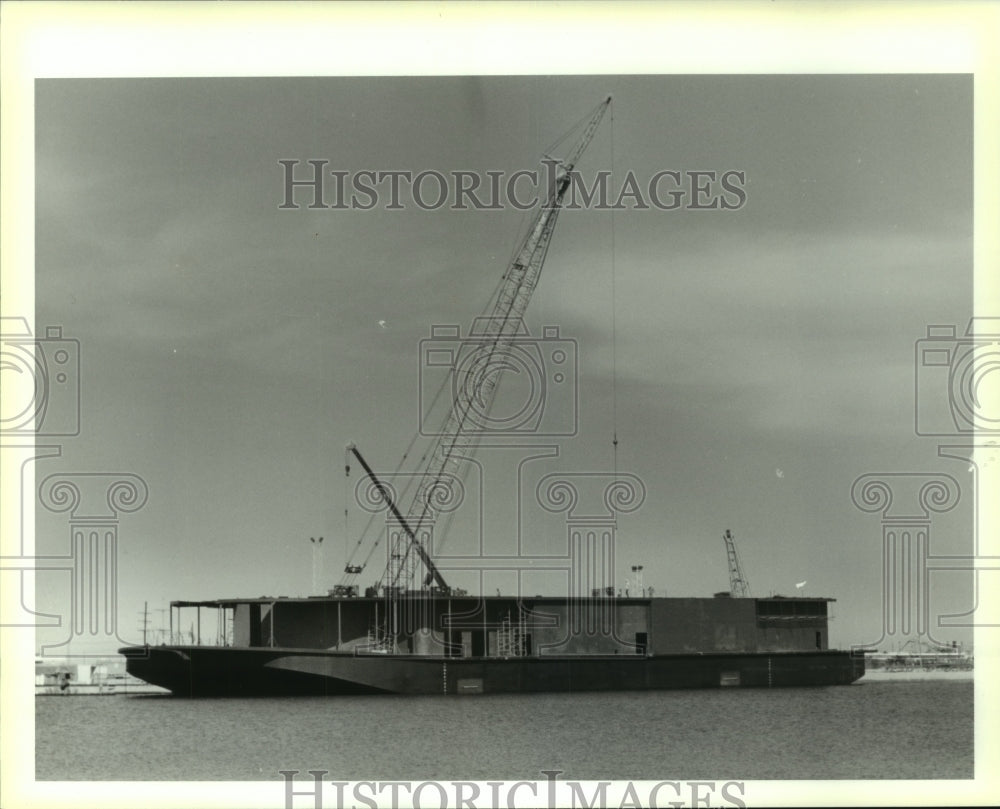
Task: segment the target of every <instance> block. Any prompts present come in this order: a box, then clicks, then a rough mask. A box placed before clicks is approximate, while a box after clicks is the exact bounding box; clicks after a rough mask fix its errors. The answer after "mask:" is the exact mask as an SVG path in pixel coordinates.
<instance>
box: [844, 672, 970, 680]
mask: <svg viewBox="0 0 1000 809" xmlns="http://www.w3.org/2000/svg"><path fill="white" fill-rule="evenodd" d="M975 677H976V672H975V670H974V669H956V670H949V669H926V670H924V669H910V670H897V671H889V670H887V669H869V670H868V671H866V672H865V674H864V676H863V677H861V679H859V680H858V682H859V683H864V682H891V681H896V682H903V681H912V680H970V681H971V680H974V679H975Z"/></svg>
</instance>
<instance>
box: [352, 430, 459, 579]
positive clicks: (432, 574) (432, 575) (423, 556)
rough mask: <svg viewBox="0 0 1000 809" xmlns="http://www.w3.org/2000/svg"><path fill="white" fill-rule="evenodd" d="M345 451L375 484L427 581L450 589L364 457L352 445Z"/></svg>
mask: <svg viewBox="0 0 1000 809" xmlns="http://www.w3.org/2000/svg"><path fill="white" fill-rule="evenodd" d="M347 450H348V451H349V452H350V453H351V454H353V455H354V457H355V458H357V459H358V463H360V464H361V467H362V469H364V470H365V472H366V473H367V475H368V477H369V478H371V481H372V483H374V484H375V488H376V489H378V493H379V495H381V497H382V499H383V500H384V501H385V504H386V505H387V506H388V507H389V511H391V512H392V516H393V517H395V518H396V519H397V520H398V521H399V524H400V526H401V527H402V528H403V531H404V532H405V534H406V536H407V537H408V538H409V540H410V543H411V544H412V546H413V547H414V548H415V549H416V551H417V554H418V555H419V556H420V560H421V561H422V562H423V563H424V565H426V567H427V574H428V575H427V578H428V580H429V581H433V582H435V583H436V584H437V586H438V587H440V588H441V589H442V590H446V591H447V590H448V589H450V588H449V587H448V585H447V584H446V583H445V580H444V577H443V576H442V575H441V571H440V570H438V569H437V566H436V565H435V564H434V560H433V559H431V557H430V555H429V554H428V553H427V550H426V549H425V548H424V546H423V544H422V543H420V542H419V541H418V540H417V538H416V536H415V535H414V533H413V529H411V528H410V525H409V523H408V522H407V521H406V518H405V517H404V516H403V515H402V514H400V513H399V509H398V508H396V503H395V501H394V500H393V499H392V495H391V494H390V493H389V490H388V489H387V488H386V487H385V486H384V485H383V484H382V481H380V480H379V479H378V476H377V475H376V474H375V473H374V472H373V471H372V468H371V467H370V466H369V465H368V462H367V461H366V460H365V459H364V457H362V455H361V453H360V452H359V451H358V448H357V447H356V446H354V444H348V445H347ZM359 572H360V569H359Z"/></svg>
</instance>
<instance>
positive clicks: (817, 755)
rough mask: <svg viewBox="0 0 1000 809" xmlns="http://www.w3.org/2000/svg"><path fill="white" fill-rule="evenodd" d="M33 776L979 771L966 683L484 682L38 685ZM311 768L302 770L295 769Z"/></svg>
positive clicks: (762, 775) (710, 775) (801, 775)
mask: <svg viewBox="0 0 1000 809" xmlns="http://www.w3.org/2000/svg"><path fill="white" fill-rule="evenodd" d="M35 717H36V726H35V745H36V748H35V749H36V753H35V756H36V758H35V762H36V763H35V768H36V778H37V779H39V780H129V781H131V780H136V781H144V780H151V781H161V780H189V781H203V780H227V781H248V780H257V779H264V780H280V779H281V776H280V775H278V771H279V770H282V769H295V770H300V771H305V770H309V769H321V770H328V771H329V773H330V775H329V776H328V778H329V779H335V778H340V779H343V780H367V779H372V780H407V781H418V780H429V779H434V780H452V779H460V778H465V779H470V780H487V779H507V780H512V779H527V780H534V779H540V778H542V776H541V775H540V774H539V773H540V771H541V770H553V769H554V770H562V771H563V773H564V775H563V776H561V777H562V778H565V779H578V780H583V779H611V780H616V779H629V780H638V779H720V778H724V779H733V780H762V779H783V780H788V779H838V778H846V779H870V778H902V779H918V778H926V779H947V778H972V777H973V683H972V682H971V681H942V680H929V681H922V682H920V681H918V682H862V683H858V684H855V685H853V686H846V687H834V688H794V689H772V690H767V689H747V690H737V689H719V690H706V691H658V692H628V693H610V694H576V695H573V694H537V695H496V696H488V697H467V698H455V697H332V698H322V697H319V698H291V699H288V698H286V699H217V700H188V699H176V698H171V697H140V696H114V697H65V698H63V697H41V698H38V699H36V700H35ZM303 777H306V778H308V776H305V775H304V776H303Z"/></svg>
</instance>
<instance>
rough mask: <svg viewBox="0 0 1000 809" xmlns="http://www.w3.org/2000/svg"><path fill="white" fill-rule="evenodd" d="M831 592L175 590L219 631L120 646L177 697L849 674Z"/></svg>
mask: <svg viewBox="0 0 1000 809" xmlns="http://www.w3.org/2000/svg"><path fill="white" fill-rule="evenodd" d="M832 600H833V599H829V598H782V597H780V596H776V597H771V598H730V597H728V596H725V597H722V596H717V597H713V598H668V597H656V598H653V597H648V598H618V597H614V596H610V595H609V596H604V597H600V596H598V597H592V598H582V599H566V598H557V597H549V598H545V597H534V598H523V597H522V598H516V597H504V596H484V597H475V596H454V595H436V594H428V593H427V592H420V591H413V592H411V593H407V594H403V595H400V596H397V597H396V598H395V599H393V600H391V601H390V600H387V599H385V598H383V597H343V596H328V597H313V598H258V599H223V600H215V601H175V602H173V603H172V604H171V617H172V618H173V617H174V616H175V615H176V617H177V621H176V624H175V625H177V626H179V625H180V624H181V614H182V613H185V614H186V615H187V616H188V617H190V611H191V610H194V611H195V612H196V613H197V619H196V621H197V626H198V627H199V635H200V627H201V626H202V620H203V617H204V616H206V615H207V614H211V613H214V614H215V627H216V628H217V633H216V636H215V637H214V638H213V642H212V643H211V644H209V643H201V642H199V641H200V638H194V639H191V638H189V640H191V641H192V642H190V643H186V644H185V643H179V644H170V645H160V646H133V647H127V648H124V649H121V650H120V653H121V654H123V655H125V658H126V661H127V663H126V665H127V669H128V672H129V674H131V675H133V676H135V677H139V678H140V679H142V680H145V681H146V682H148V683H151V684H154V685H158V686H161V687H163V688H167V689H169V690H170V691H171V692H172V693H173V694H175V695H180V696H255V695H298V694H310V695H341V694H445V695H461V694H490V693H504V692H518V693H521V692H537V691H608V690H613V691H626V690H644V689H667V688H717V687H765V688H768V687H787V686H830V685H847V684H849V683H853V682H855V681H856V680H858V679H859V678H860V677H862V676H863V675H864V672H865V663H864V656H863V654H855V653H852V652H848V651H837V650H831V649H829V648H828V643H827V638H828V634H827V622H828V615H827V612H828V604H829V603H830V602H831V601H832ZM386 609H389V610H394V611H395V612H396V614H395V615H394V616H392V620H391V621H390V622H389V624H388V625H392V626H394V631H393V632H392V633H391V634H390V635H384V634H380V633H379V627H384V626H386V625H387V623H386V621H385V610H386ZM380 613H381V615H380ZM185 620H187V618H186V619H185ZM220 627H221V631H219V630H218V628H220Z"/></svg>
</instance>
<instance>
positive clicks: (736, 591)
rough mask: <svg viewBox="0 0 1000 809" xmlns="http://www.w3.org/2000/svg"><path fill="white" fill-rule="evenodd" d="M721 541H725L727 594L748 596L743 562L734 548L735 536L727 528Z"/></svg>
mask: <svg viewBox="0 0 1000 809" xmlns="http://www.w3.org/2000/svg"><path fill="white" fill-rule="evenodd" d="M722 541H723V542H725V543H726V559H727V561H728V562H729V594H730V595H731V596H732V597H733V598H749V597H750V582H748V581H747V579H746V576H745V575H743V564H742V563H741V562H740V555H739V553H738V552H737V550H736V537H734V536H733V532H732V531H730V530H729V529H728V528H727V529H726V532H725V533H724V534H723V535H722Z"/></svg>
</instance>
